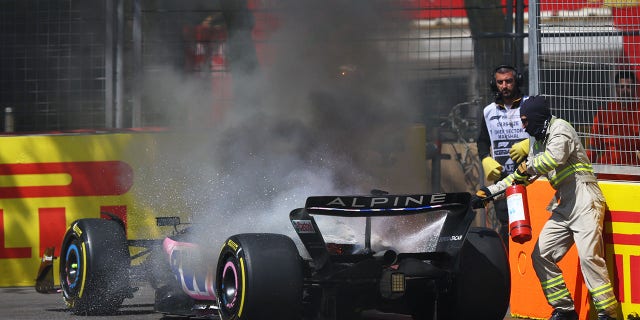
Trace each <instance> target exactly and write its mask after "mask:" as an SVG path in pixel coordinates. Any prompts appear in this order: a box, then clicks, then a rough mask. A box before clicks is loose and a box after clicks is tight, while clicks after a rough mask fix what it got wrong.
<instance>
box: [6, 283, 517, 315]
mask: <svg viewBox="0 0 640 320" xmlns="http://www.w3.org/2000/svg"><path fill="white" fill-rule="evenodd" d="M0 312H1V313H0V318H1V319H11V320H35V319H37V320H58V319H83V320H125V319H128V320H131V319H136V320H169V319H171V320H176V319H180V318H176V317H168V316H164V315H162V314H159V313H156V312H154V311H153V290H152V289H151V288H148V287H141V288H140V290H138V291H137V292H135V293H134V297H133V298H132V299H127V300H125V302H124V305H123V306H122V308H121V309H120V311H119V312H118V313H117V314H114V315H109V316H91V317H87V316H77V315H73V314H71V313H70V312H68V311H67V310H66V309H65V306H64V302H63V301H62V296H61V295H60V294H59V293H50V294H42V293H38V292H36V291H35V289H34V288H33V287H9V288H0ZM365 319H366V320H409V319H411V317H408V316H405V315H395V314H383V313H377V312H370V313H367V314H366V316H365ZM504 319H505V320H511V319H515V318H511V317H505V318H504Z"/></svg>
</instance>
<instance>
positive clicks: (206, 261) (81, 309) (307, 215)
mask: <svg viewBox="0 0 640 320" xmlns="http://www.w3.org/2000/svg"><path fill="white" fill-rule="evenodd" d="M470 199H471V197H470V195H469V194H468V193H446V194H444V193H443V194H417V195H389V194H386V193H384V192H376V193H372V195H366V196H319V197H309V198H307V200H306V204H305V206H304V207H303V208H298V209H295V210H293V211H291V212H290V214H289V219H290V221H291V223H292V226H293V229H294V230H295V233H296V234H297V236H298V239H296V240H294V239H292V238H291V237H289V236H287V235H284V234H276V233H243V234H236V235H232V236H230V237H229V238H227V239H226V241H224V244H223V245H222V248H221V249H219V248H209V246H207V245H206V244H203V243H197V242H194V241H191V240H190V237H189V235H190V233H191V232H192V228H193V227H185V228H183V229H182V230H179V229H180V228H179V227H180V226H181V224H180V221H179V219H178V218H175V217H165V218H158V219H157V223H158V225H161V226H173V230H174V231H173V232H172V235H170V236H167V237H166V238H164V239H158V240H147V239H138V240H135V239H133V240H131V239H130V240H127V239H126V236H125V227H124V223H122V221H120V220H118V219H116V218H115V217H114V216H112V215H111V218H110V219H98V218H88V219H80V220H77V221H75V222H73V223H72V224H71V226H70V227H69V229H68V230H67V232H66V234H65V236H64V240H63V242H62V247H61V251H60V252H61V253H60V257H59V274H60V282H61V283H60V290H59V291H61V292H62V295H63V298H64V301H65V302H66V305H67V307H68V308H69V309H70V310H71V311H72V312H74V313H76V314H89V315H91V314H110V313H113V312H115V311H117V310H118V308H119V307H120V306H121V304H122V303H123V301H124V299H126V298H129V297H132V296H133V292H135V290H136V289H135V284H138V283H139V282H138V281H141V280H144V281H148V283H149V284H150V285H151V287H152V288H153V289H154V290H155V303H154V306H155V310H156V311H157V312H160V313H163V314H170V315H180V316H194V317H212V318H221V319H251V320H257V319H357V318H359V317H361V316H362V314H363V312H364V311H368V310H377V311H376V312H387V313H397V314H406V315H411V316H412V317H413V319H488V320H490V319H503V317H504V315H505V313H506V311H507V308H508V304H509V295H510V278H509V265H508V261H507V256H506V250H505V248H504V246H503V244H502V241H501V240H500V238H499V236H498V234H497V233H496V232H495V231H493V230H491V229H488V228H479V227H472V222H473V220H474V217H475V212H474V211H473V210H472V209H471V208H470ZM333 219H340V221H343V220H344V221H347V223H349V221H357V222H355V223H350V225H352V226H356V227H360V229H361V230H362V232H361V233H360V232H356V233H357V234H358V238H359V239H362V241H360V240H358V241H353V239H352V238H349V239H346V240H345V239H340V238H338V237H328V236H327V235H323V233H322V232H321V230H320V229H321V227H320V226H321V225H322V224H323V223H324V222H323V221H332V220H333ZM360 221H361V222H360ZM343 223H344V222H343ZM328 225H329V226H332V225H333V226H335V225H336V222H331V223H329V224H328ZM323 228H324V226H323ZM354 230H355V229H354ZM415 230H418V231H415ZM294 238H295V237H294ZM330 238H331V239H330ZM133 247H144V250H138V251H139V252H138V253H136V254H132V253H130V248H133ZM218 250H219V251H218ZM131 251H132V252H133V251H135V250H131ZM52 252H53V250H48V251H47V254H48V255H49V256H48V257H43V262H42V265H41V268H40V271H39V275H38V277H37V283H36V289H37V290H38V291H40V292H50V291H51V289H52V287H53V276H52V275H53V264H52V260H53V257H51V254H52ZM139 258H143V262H142V263H138V264H133V263H131V261H133V260H134V259H139Z"/></svg>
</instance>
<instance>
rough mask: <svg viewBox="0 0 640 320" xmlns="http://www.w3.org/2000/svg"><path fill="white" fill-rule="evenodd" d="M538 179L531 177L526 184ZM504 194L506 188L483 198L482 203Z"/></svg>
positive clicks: (537, 176)
mask: <svg viewBox="0 0 640 320" xmlns="http://www.w3.org/2000/svg"><path fill="white" fill-rule="evenodd" d="M538 178H540V176H539V175H536V176H531V177H529V179H527V183H533V182H534V181H536V180H538ZM505 192H507V189H506V188H505V189H503V190H501V191H498V192H496V193H494V194H491V195H489V196H487V197H485V198H483V199H482V201H485V202H486V201H493V200H494V199H495V198H496V197H497V196H499V195H502V194H504V193H505Z"/></svg>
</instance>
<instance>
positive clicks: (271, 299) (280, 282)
mask: <svg viewBox="0 0 640 320" xmlns="http://www.w3.org/2000/svg"><path fill="white" fill-rule="evenodd" d="M215 283H216V296H217V298H218V303H219V307H220V316H221V318H222V319H223V320H225V319H236V320H242V319H250V320H260V319H279V320H287V319H296V320H298V319H300V318H301V317H302V289H303V273H302V260H301V258H300V256H299V255H298V249H297V248H296V246H295V244H294V243H293V241H292V240H291V239H290V238H289V237H286V236H284V235H279V234H269V233H252V234H238V235H234V236H232V237H230V238H228V239H227V240H226V241H225V243H224V245H223V248H222V250H221V252H220V256H219V260H218V267H217V272H216V282H215Z"/></svg>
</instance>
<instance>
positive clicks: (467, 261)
mask: <svg viewBox="0 0 640 320" xmlns="http://www.w3.org/2000/svg"><path fill="white" fill-rule="evenodd" d="M460 259H461V260H460V270H459V272H458V273H457V274H456V276H455V279H454V283H453V292H452V293H451V294H450V295H449V296H448V299H447V300H448V305H447V306H441V307H439V308H438V310H439V311H442V310H447V311H453V312H452V314H442V313H441V312H438V319H456V320H462V319H486V320H501V319H504V316H505V314H506V312H507V309H508V307H509V298H510V294H511V275H510V270H509V261H508V258H507V252H506V249H505V247H504V245H503V243H502V240H501V239H500V236H499V235H498V233H497V232H495V231H494V230H491V229H488V228H475V227H474V228H470V229H469V232H468V234H467V238H466V240H465V242H464V244H463V246H462V249H461V251H460Z"/></svg>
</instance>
